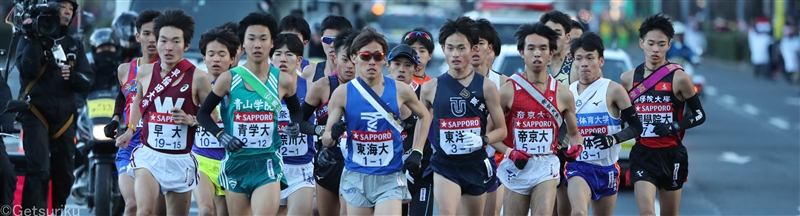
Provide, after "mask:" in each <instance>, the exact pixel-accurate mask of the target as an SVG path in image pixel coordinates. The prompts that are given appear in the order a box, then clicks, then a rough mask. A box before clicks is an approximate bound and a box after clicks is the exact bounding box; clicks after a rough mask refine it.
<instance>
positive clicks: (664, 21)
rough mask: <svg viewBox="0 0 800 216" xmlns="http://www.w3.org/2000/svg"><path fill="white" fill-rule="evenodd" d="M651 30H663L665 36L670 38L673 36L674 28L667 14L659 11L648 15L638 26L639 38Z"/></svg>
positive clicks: (642, 37)
mask: <svg viewBox="0 0 800 216" xmlns="http://www.w3.org/2000/svg"><path fill="white" fill-rule="evenodd" d="M653 30H660V31H661V32H664V34H665V35H667V38H670V39H672V37H673V36H675V29H674V28H672V22H671V21H669V18H668V17H667V16H665V15H664V14H661V13H658V14H654V15H650V16H649V17H647V19H645V20H644V22H642V25H641V26H639V38H640V39H644V36H645V35H647V33H648V32H650V31H653Z"/></svg>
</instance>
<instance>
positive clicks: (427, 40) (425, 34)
mask: <svg viewBox="0 0 800 216" xmlns="http://www.w3.org/2000/svg"><path fill="white" fill-rule="evenodd" d="M431 35H432V34H431V32H430V31H428V30H427V29H425V28H423V27H416V28H414V30H411V31H409V32H406V34H405V36H403V44H405V45H409V46H411V48H413V49H414V51H416V52H417V54H419V65H418V66H417V71H416V72H414V77H413V78H414V79H413V80H412V81H414V82H416V83H417V84H419V85H422V84H425V82H428V81H430V80H431V77H429V76H428V75H427V74H425V69H426V68H427V66H428V61H430V60H431V58H433V49H434V44H433V37H432V36H431ZM412 193H413V192H412Z"/></svg>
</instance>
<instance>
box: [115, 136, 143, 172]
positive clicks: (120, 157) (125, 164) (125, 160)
mask: <svg viewBox="0 0 800 216" xmlns="http://www.w3.org/2000/svg"><path fill="white" fill-rule="evenodd" d="M139 142H141V141H140V139H139V133H138V131H137V132H134V133H133V138H131V141H130V142H129V143H128V147H127V148H119V150H117V158H115V159H114V163H115V164H117V173H115V176H119V175H122V174H123V173H127V172H128V168H130V166H129V165H130V164H131V152H132V151H133V149H134V148H136V146H139Z"/></svg>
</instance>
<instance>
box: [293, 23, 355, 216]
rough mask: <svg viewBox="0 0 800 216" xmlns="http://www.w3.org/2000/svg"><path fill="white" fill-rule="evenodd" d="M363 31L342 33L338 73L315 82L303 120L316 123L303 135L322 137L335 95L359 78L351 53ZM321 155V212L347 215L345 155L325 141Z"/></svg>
mask: <svg viewBox="0 0 800 216" xmlns="http://www.w3.org/2000/svg"><path fill="white" fill-rule="evenodd" d="M359 33H360V32H359V31H353V32H351V31H350V30H344V31H341V32H339V34H338V35H337V36H336V39H335V40H334V41H333V45H334V50H335V53H336V55H335V56H334V58H333V60H334V61H335V64H332V65H336V68H337V69H336V71H335V73H334V74H333V75H329V76H327V78H326V79H320V80H317V81H315V82H314V83H313V84H312V85H311V87H310V88H309V90H308V92H307V93H306V100H305V101H304V102H303V119H309V117H311V116H312V115H313V116H314V119H313V122H309V123H313V124H301V132H303V133H306V134H309V132H312V133H311V134H314V135H317V136H318V137H320V138H321V137H322V132H324V127H325V125H324V124H326V123H327V122H328V105H329V100H330V98H331V94H333V91H334V90H336V88H337V87H339V86H340V85H342V84H345V83H347V82H349V81H350V80H352V79H353V78H355V77H356V73H355V68H354V66H353V62H352V61H350V55H348V54H347V50H348V49H349V47H350V44H352V43H353V39H355V38H356V37H357V36H358V34H359ZM318 143H319V145H318V146H317V149H319V151H318V154H317V155H316V158H315V160H314V180H316V183H317V188H316V189H317V190H316V201H317V210H318V211H319V212H323V213H326V212H330V213H335V212H339V215H347V214H346V213H347V211H346V210H347V206H346V202H345V201H344V197H342V196H340V194H339V182H340V180H341V177H342V170H343V169H344V156H343V155H342V149H341V148H339V146H334V147H330V148H327V147H323V146H322V142H318Z"/></svg>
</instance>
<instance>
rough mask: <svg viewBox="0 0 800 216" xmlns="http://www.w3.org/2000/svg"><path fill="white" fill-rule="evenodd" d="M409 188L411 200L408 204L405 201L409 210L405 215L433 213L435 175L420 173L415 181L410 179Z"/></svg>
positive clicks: (429, 215)
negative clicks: (412, 181) (422, 174)
mask: <svg viewBox="0 0 800 216" xmlns="http://www.w3.org/2000/svg"><path fill="white" fill-rule="evenodd" d="M408 190H409V192H411V201H409V203H408V204H406V203H403V207H404V208H406V209H407V212H408V214H404V215H415V216H416V215H419V216H431V215H433V175H427V176H424V177H422V176H421V175H420V177H419V178H415V179H414V183H411V180H410V179H409V182H408Z"/></svg>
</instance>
